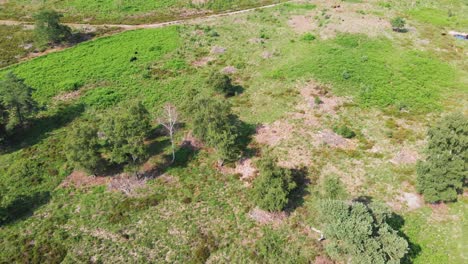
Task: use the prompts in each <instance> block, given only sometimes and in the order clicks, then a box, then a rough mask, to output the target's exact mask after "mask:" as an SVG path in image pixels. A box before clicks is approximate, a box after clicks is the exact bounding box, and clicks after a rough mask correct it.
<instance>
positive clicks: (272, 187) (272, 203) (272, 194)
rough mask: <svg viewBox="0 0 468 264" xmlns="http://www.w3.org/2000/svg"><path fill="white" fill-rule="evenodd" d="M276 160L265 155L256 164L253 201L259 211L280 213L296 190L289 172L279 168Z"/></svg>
mask: <svg viewBox="0 0 468 264" xmlns="http://www.w3.org/2000/svg"><path fill="white" fill-rule="evenodd" d="M276 164H277V160H276V159H274V158H273V157H271V156H270V155H269V154H267V155H266V156H265V157H263V158H262V159H261V160H260V162H259V163H258V170H259V171H260V175H259V177H257V178H256V179H255V180H254V182H253V189H252V192H253V200H254V202H255V203H256V204H257V205H258V207H260V208H261V209H264V210H267V211H281V210H283V209H284V208H285V207H286V205H287V204H288V202H289V194H290V192H291V191H292V190H293V189H294V188H296V183H295V182H294V181H293V179H292V173H291V171H290V170H287V169H284V168H280V167H278V166H277V165H276Z"/></svg>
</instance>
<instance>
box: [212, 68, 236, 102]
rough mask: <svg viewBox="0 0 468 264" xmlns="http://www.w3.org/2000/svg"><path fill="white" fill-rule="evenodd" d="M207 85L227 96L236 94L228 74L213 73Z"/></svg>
mask: <svg viewBox="0 0 468 264" xmlns="http://www.w3.org/2000/svg"><path fill="white" fill-rule="evenodd" d="M207 84H208V85H209V86H211V87H213V89H214V90H215V91H216V92H218V93H221V94H224V95H226V96H229V95H233V94H234V86H233V85H232V81H231V78H230V77H229V76H227V75H226V74H222V73H219V72H217V71H213V72H211V73H210V76H209V77H208V80H207Z"/></svg>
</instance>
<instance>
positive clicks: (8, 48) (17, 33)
mask: <svg viewBox="0 0 468 264" xmlns="http://www.w3.org/2000/svg"><path fill="white" fill-rule="evenodd" d="M33 35H34V34H33V31H32V30H28V29H25V28H23V26H9V25H0V36H2V37H5V38H8V41H0V68H3V67H5V66H7V65H10V64H14V63H17V62H18V61H19V58H22V57H24V56H25V55H26V54H28V53H29V52H31V51H33V50H34V45H33V44H32V43H33V42H34V36H33Z"/></svg>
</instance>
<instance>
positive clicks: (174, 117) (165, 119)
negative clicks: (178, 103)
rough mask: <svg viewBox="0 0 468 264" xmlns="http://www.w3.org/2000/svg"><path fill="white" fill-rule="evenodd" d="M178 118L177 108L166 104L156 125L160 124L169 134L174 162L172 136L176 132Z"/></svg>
mask: <svg viewBox="0 0 468 264" xmlns="http://www.w3.org/2000/svg"><path fill="white" fill-rule="evenodd" d="M178 118H179V114H178V112H177V108H176V107H175V106H174V105H172V104H170V103H168V104H166V105H165V106H164V108H163V112H162V114H161V116H160V117H159V118H158V123H160V124H161V125H162V126H163V127H164V128H165V129H166V130H167V133H168V134H169V137H170V139H171V148H172V161H171V162H174V161H175V145H174V134H175V132H176V129H177V127H176V125H177V121H178Z"/></svg>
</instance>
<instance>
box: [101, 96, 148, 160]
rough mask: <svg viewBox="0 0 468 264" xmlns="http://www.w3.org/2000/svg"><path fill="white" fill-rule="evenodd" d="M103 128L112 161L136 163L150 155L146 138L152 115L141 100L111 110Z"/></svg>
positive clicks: (107, 150)
mask: <svg viewBox="0 0 468 264" xmlns="http://www.w3.org/2000/svg"><path fill="white" fill-rule="evenodd" d="M101 129H102V132H103V133H104V137H105V142H106V143H105V146H106V154H107V156H108V158H109V160H110V161H111V162H113V163H117V164H125V163H130V162H131V163H136V162H138V161H142V160H143V159H145V158H146V157H147V156H148V153H147V147H146V145H145V142H144V140H145V138H146V136H147V135H148V133H149V131H150V129H151V125H150V115H149V113H148V110H146V108H145V107H144V106H143V104H141V103H140V102H138V103H130V104H125V105H121V106H119V107H117V108H116V109H113V110H112V111H109V112H108V113H107V115H106V116H105V117H104V119H103V120H102V126H101Z"/></svg>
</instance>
